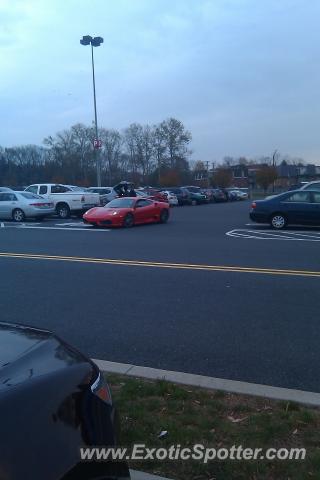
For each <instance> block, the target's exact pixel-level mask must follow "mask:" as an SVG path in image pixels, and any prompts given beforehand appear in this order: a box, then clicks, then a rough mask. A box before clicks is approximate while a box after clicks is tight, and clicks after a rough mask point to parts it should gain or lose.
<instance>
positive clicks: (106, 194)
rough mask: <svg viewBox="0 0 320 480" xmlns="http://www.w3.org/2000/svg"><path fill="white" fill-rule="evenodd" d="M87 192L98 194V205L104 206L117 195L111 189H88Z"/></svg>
mask: <svg viewBox="0 0 320 480" xmlns="http://www.w3.org/2000/svg"><path fill="white" fill-rule="evenodd" d="M86 190H87V192H91V193H99V195H100V205H102V206H104V205H106V204H107V203H109V202H111V200H114V199H115V198H117V196H118V194H117V192H116V191H115V190H114V188H113V187H89V188H87V189H86Z"/></svg>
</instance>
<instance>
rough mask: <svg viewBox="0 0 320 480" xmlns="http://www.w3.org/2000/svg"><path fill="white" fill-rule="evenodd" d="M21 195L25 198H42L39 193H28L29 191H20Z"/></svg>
mask: <svg viewBox="0 0 320 480" xmlns="http://www.w3.org/2000/svg"><path fill="white" fill-rule="evenodd" d="M21 195H22V197H24V198H27V199H30V200H31V199H32V198H42V197H40V195H36V194H35V193H30V192H21Z"/></svg>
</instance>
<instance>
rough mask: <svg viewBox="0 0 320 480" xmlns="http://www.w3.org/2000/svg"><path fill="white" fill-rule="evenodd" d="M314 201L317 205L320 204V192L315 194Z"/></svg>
mask: <svg viewBox="0 0 320 480" xmlns="http://www.w3.org/2000/svg"><path fill="white" fill-rule="evenodd" d="M313 201H314V202H315V203H320V192H319V193H316V192H315V193H314V194H313Z"/></svg>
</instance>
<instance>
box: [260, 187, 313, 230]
mask: <svg viewBox="0 0 320 480" xmlns="http://www.w3.org/2000/svg"><path fill="white" fill-rule="evenodd" d="M250 218H251V220H253V221H254V222H257V223H269V224H270V225H271V227H272V228H275V229H278V230H280V229H282V228H285V227H286V226H287V225H320V191H319V190H314V191H312V190H295V191H291V192H286V193H282V194H280V195H274V196H272V197H269V198H266V199H265V200H256V201H255V202H253V203H252V205H251V210H250Z"/></svg>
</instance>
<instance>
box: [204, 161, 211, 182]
mask: <svg viewBox="0 0 320 480" xmlns="http://www.w3.org/2000/svg"><path fill="white" fill-rule="evenodd" d="M205 165H206V170H207V188H209V186H210V182H209V162H208V161H206V162H205Z"/></svg>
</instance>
